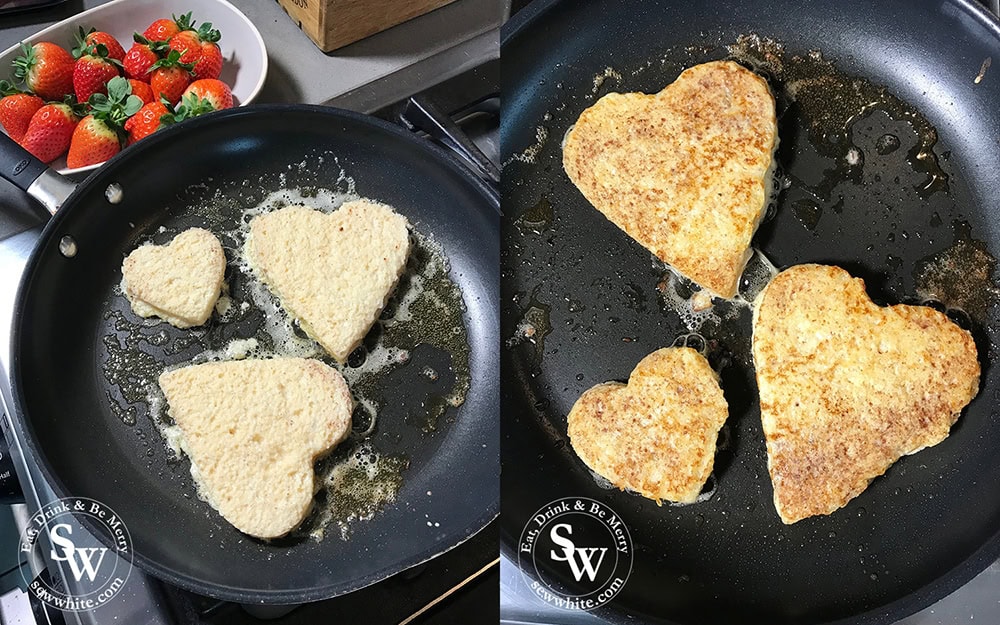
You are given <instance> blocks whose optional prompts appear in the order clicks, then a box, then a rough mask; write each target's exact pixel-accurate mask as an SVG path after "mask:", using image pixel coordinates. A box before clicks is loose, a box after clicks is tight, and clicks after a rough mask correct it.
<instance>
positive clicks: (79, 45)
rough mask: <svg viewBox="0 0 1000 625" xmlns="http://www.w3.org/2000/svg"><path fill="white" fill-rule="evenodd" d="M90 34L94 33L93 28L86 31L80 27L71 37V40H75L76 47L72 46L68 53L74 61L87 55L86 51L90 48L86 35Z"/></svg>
mask: <svg viewBox="0 0 1000 625" xmlns="http://www.w3.org/2000/svg"><path fill="white" fill-rule="evenodd" d="M92 32H94V29H93V28H91V29H90V30H89V31H86V30H84V29H83V26H81V27H80V29H79V31H77V33H76V34H74V35H73V39H75V40H76V46H74V47H73V49H72V50H71V51H70V52H71V53H72V54H73V58H74V59H78V58H80V57H81V56H83V55H84V54H87V49H88V48H90V44H89V43H87V35H89V34H90V33H92Z"/></svg>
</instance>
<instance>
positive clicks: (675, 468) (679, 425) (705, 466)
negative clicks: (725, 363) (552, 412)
mask: <svg viewBox="0 0 1000 625" xmlns="http://www.w3.org/2000/svg"><path fill="white" fill-rule="evenodd" d="M728 415H729V407H728V404H727V403H726V399H725V397H723V395H722V389H720V388H719V382H718V378H717V377H716V375H715V372H714V371H713V370H712V367H711V366H709V364H708V361H707V360H706V359H705V357H704V356H702V355H701V354H700V353H699V352H697V351H695V350H693V349H691V348H689V347H668V348H664V349H660V350H657V351H655V352H653V353H652V354H649V355H648V356H646V357H645V358H643V359H642V360H641V361H640V362H639V364H638V365H636V367H635V369H634V370H633V371H632V374H631V375H630V376H629V379H628V384H627V385H626V384H621V383H618V382H609V383H606V384H598V385H597V386H595V387H593V388H591V389H590V390H588V391H587V392H585V393H584V394H583V395H581V396H580V398H579V399H578V400H577V401H576V403H575V404H574V405H573V409H572V410H570V413H569V416H568V417H567V420H568V421H569V436H570V442H571V444H572V445H573V449H574V450H575V451H576V453H577V455H578V456H580V459H582V460H583V461H584V462H585V463H586V464H587V466H588V467H590V468H591V469H592V470H593V471H594V472H596V473H597V474H599V475H601V476H603V477H605V478H606V479H608V480H609V481H610V482H611V483H612V484H614V485H615V486H617V487H618V488H621V489H623V490H624V489H627V490H631V491H634V492H637V493H639V494H640V495H642V496H643V497H648V498H650V499H653V500H656V501H657V502H660V501H662V500H667V501H676V502H684V503H690V502H693V501H695V500H696V499H697V498H698V495H699V494H700V493H701V490H702V487H703V486H704V484H705V480H707V479H708V476H709V474H710V473H711V472H712V464H713V462H714V458H715V444H716V439H717V438H718V434H719V429H721V428H722V425H723V424H724V423H725V422H726V417H727V416H728Z"/></svg>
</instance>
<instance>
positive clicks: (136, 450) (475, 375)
mask: <svg viewBox="0 0 1000 625" xmlns="http://www.w3.org/2000/svg"><path fill="white" fill-rule="evenodd" d="M185 138H187V139H185ZM187 140H193V141H197V142H198V144H199V145H200V146H202V147H200V148H199V149H198V150H197V151H196V152H194V153H192V152H191V150H190V149H189V148H190V146H189V145H186V143H187ZM205 145H208V146H212V148H211V149H207V148H205V147H204V146H205ZM328 151H329V154H328V156H327V158H330V156H331V155H335V156H337V157H338V158H339V159H340V162H342V163H344V166H345V167H347V168H349V169H350V171H351V175H352V176H353V177H354V179H355V181H356V183H357V190H358V192H359V193H361V194H363V195H367V196H371V197H377V198H378V199H380V200H382V201H386V202H388V203H390V204H393V205H394V206H396V207H397V208H398V209H399V210H400V211H402V212H403V213H404V214H406V215H407V216H408V217H409V218H410V219H411V221H412V222H414V223H415V224H416V227H417V228H418V229H420V230H422V231H425V232H428V233H433V235H434V238H435V240H436V241H438V242H439V243H440V244H441V245H442V246H443V248H444V250H445V253H446V254H447V256H448V258H449V261H450V262H451V267H452V276H453V279H454V280H456V281H457V282H458V284H459V285H460V287H461V288H462V291H463V296H464V298H465V302H466V305H467V306H468V313H467V315H466V321H465V323H466V327H467V328H468V331H469V337H470V346H471V349H472V351H471V354H470V364H471V367H472V390H471V391H470V393H469V395H468V397H467V398H466V402H465V403H464V404H463V406H462V407H461V408H460V409H458V410H457V411H455V412H453V413H449V414H450V415H451V416H450V417H448V418H446V419H445V420H443V421H442V422H441V423H440V424H439V427H438V429H437V430H436V431H435V432H433V433H426V432H423V431H422V430H421V429H420V428H419V427H417V426H415V425H412V424H407V423H405V422H404V421H405V420H404V419H403V415H402V414H398V415H397V416H396V417H392V416H391V414H390V413H391V412H392V410H391V409H389V408H386V410H384V411H383V414H382V420H381V421H380V424H381V425H380V431H379V434H377V440H378V441H379V445H380V447H381V449H382V451H383V452H385V453H391V454H394V453H405V454H406V456H407V457H408V459H409V462H410V465H409V468H408V469H407V470H406V474H405V478H404V481H403V487H402V490H401V491H400V493H399V495H398V499H397V503H396V504H394V505H391V506H389V507H387V509H385V510H384V511H383V512H381V513H380V514H378V515H376V517H375V519H373V520H372V521H371V522H368V523H360V524H357V525H356V526H352V533H351V538H350V540H348V541H340V540H337V539H336V538H335V537H328V538H327V539H326V540H324V541H320V542H315V541H312V540H291V541H286V542H284V543H263V542H260V541H253V540H250V539H249V538H247V537H245V536H243V535H242V534H240V533H239V532H237V531H236V530H235V529H234V528H232V527H231V526H228V524H226V523H225V522H223V521H222V520H221V519H220V518H218V517H217V515H214V514H213V513H212V512H211V511H210V510H209V509H208V508H207V504H205V503H204V502H201V501H199V500H196V499H195V498H193V497H190V492H188V493H187V496H185V492H184V491H185V485H184V482H185V481H186V480H185V479H183V477H182V472H183V470H184V469H183V467H182V466H180V465H177V464H176V463H175V464H172V465H171V464H167V462H166V458H165V453H164V452H163V450H155V451H154V455H153V456H151V459H150V460H147V459H146V447H144V446H142V445H141V442H142V439H141V438H140V437H139V436H138V435H137V434H135V433H133V432H132V430H133V429H134V428H132V427H126V426H124V425H123V424H122V423H121V421H120V419H119V418H118V417H117V416H115V414H114V413H113V412H112V411H111V409H110V405H109V402H108V401H107V397H106V395H105V393H107V392H113V391H114V389H113V388H112V387H110V386H107V384H108V382H107V381H106V380H104V382H101V380H102V379H104V378H103V374H102V373H101V362H100V355H99V352H100V350H94V349H93V347H92V345H93V343H92V341H97V342H98V343H99V342H100V337H101V336H102V335H103V334H106V333H108V332H110V333H111V334H114V332H115V330H114V329H113V325H114V324H113V322H109V321H108V320H107V318H105V317H103V316H102V315H104V314H105V313H106V312H107V310H108V309H107V308H106V306H108V302H109V301H113V300H114V299H115V298H114V297H113V296H112V293H111V292H112V290H113V289H114V288H115V285H116V284H117V282H118V278H117V276H118V266H119V265H120V262H121V258H122V254H123V253H126V252H127V250H128V249H131V247H134V245H135V244H136V243H137V241H138V240H139V238H140V237H142V236H143V234H144V233H148V232H151V231H152V230H155V228H157V227H159V226H160V225H163V224H165V225H167V226H169V227H180V226H183V225H185V224H190V223H191V221H192V219H195V220H196V221H197V218H192V216H191V215H188V214H186V213H185V209H184V208H183V207H184V206H186V204H184V203H183V200H181V199H180V198H179V196H180V195H184V194H185V192H188V191H190V190H191V185H192V184H194V185H196V186H195V188H196V189H197V188H199V187H197V183H198V181H202V182H203V183H204V184H205V186H203V187H200V188H202V189H203V190H204V189H210V190H213V189H220V190H221V192H223V193H230V194H231V196H232V200H233V204H232V206H234V208H232V209H230V210H231V211H235V212H232V213H226V214H223V213H220V218H221V219H222V220H223V222H225V221H226V220H228V221H229V222H231V223H232V224H235V220H236V219H237V218H238V212H239V210H241V209H240V208H235V207H236V206H241V204H240V203H241V202H246V201H248V198H247V196H245V195H242V194H243V193H246V191H241V190H240V188H241V187H243V184H244V183H245V182H246V181H252V184H253V185H254V186H253V189H254V190H253V191H249V193H251V195H253V196H254V197H256V198H258V199H259V198H260V197H261V196H262V195H263V194H265V193H266V192H268V190H272V191H273V190H276V189H277V188H282V187H284V186H286V185H287V186H290V187H291V186H299V185H305V184H319V183H320V180H317V178H316V177H315V174H308V173H306V174H296V173H295V172H294V171H291V170H290V169H288V168H287V165H291V164H295V163H298V162H299V161H301V160H302V159H303V158H316V157H320V156H323V154H324V153H327V152H328ZM130 152H131V153H130V154H123V155H121V157H119V158H116V159H115V160H114V161H112V162H109V163H108V164H107V165H106V166H105V167H103V168H102V169H101V170H99V171H98V172H97V173H96V174H94V175H93V176H92V177H91V178H89V179H88V180H87V182H86V183H84V185H82V186H81V187H80V188H79V189H78V190H77V191H76V192H75V194H74V195H73V196H72V197H71V198H70V200H69V201H68V202H67V204H66V205H65V206H64V207H63V209H62V210H60V211H59V212H58V213H57V215H56V217H54V218H53V220H52V221H51V222H50V223H49V224H48V226H47V227H46V230H45V233H44V234H43V236H42V240H41V241H40V242H39V244H38V246H37V247H36V249H35V251H34V252H33V256H32V260H31V261H29V265H28V269H27V270H26V272H25V277H24V282H23V285H24V287H23V288H22V289H21V291H20V296H19V297H20V298H21V299H20V302H21V304H20V306H21V307H20V311H19V313H18V314H15V329H14V337H15V344H14V346H13V348H12V351H13V353H14V354H15V358H14V360H13V362H12V365H11V368H12V371H11V373H12V376H11V377H12V384H13V386H14V388H15V389H16V390H15V396H16V397H17V398H18V402H17V404H18V405H17V408H18V409H17V410H16V411H15V414H19V415H30V416H28V418H27V419H26V420H25V419H21V418H15V419H14V428H15V430H16V431H17V433H18V437H17V438H18V439H22V440H27V441H28V445H27V447H28V451H29V452H31V454H32V455H33V456H35V457H36V458H37V459H38V460H39V461H40V462H39V465H40V466H41V468H42V469H43V473H44V477H45V478H46V479H45V481H46V482H47V483H49V484H51V485H52V486H53V489H54V490H55V491H56V493H58V494H63V493H73V494H74V495H77V496H91V497H93V498H95V499H99V500H100V501H102V502H104V503H106V504H107V505H108V506H110V507H111V508H113V509H114V510H116V511H117V512H118V513H119V514H120V515H121V517H122V518H123V520H125V521H126V522H127V524H128V526H129V530H130V532H131V535H132V538H133V541H134V545H135V561H136V564H137V565H139V566H142V567H143V568H145V569H146V570H149V571H152V572H153V573H155V574H156V575H158V576H159V577H161V578H163V579H165V580H167V581H169V582H171V583H175V584H177V585H180V586H182V587H184V588H188V589H192V590H196V591H198V592H202V593H205V594H210V595H213V596H218V597H221V598H226V599H231V600H237V601H239V600H243V601H254V602H260V601H265V602H269V603H292V602H299V601H309V600H315V599H320V598H324V597H329V596H333V595H336V594H340V593H344V592H348V591H351V590H354V589H357V588H360V587H363V586H365V585H367V584H370V583H373V582H375V581H378V580H380V579H383V578H385V577H387V576H389V575H391V574H393V573H395V572H397V571H399V570H402V569H404V568H407V567H409V566H413V565H415V564H417V563H419V562H421V561H423V560H426V559H427V558H430V557H433V556H435V555H437V554H439V553H441V552H442V551H445V550H447V549H449V548H451V547H453V546H455V545H456V544H458V543H460V542H462V541H464V540H466V539H468V538H469V537H470V536H471V535H472V534H473V533H474V532H476V531H478V530H479V529H480V528H482V527H483V526H484V525H485V524H486V523H487V522H488V521H489V520H490V519H491V518H492V517H493V516H494V515H495V514H496V506H497V505H498V498H499V493H498V491H497V485H496V481H495V474H496V464H495V463H496V458H497V453H498V452H497V448H496V445H497V440H496V436H497V430H496V428H497V424H496V415H495V410H496V392H497V391H496V388H495V386H494V384H493V383H492V380H495V379H496V375H497V372H496V363H495V358H496V355H495V353H493V351H492V349H491V346H492V345H494V344H495V342H496V338H495V337H496V332H497V330H496V317H495V315H496V309H497V303H496V300H495V297H496V294H495V284H496V276H495V271H496V267H495V264H496V256H495V254H496V252H495V251H492V252H491V250H490V249H489V245H490V244H489V241H491V240H493V241H495V239H496V230H495V228H496V226H497V217H496V213H495V210H496V206H495V199H492V196H491V195H490V194H489V193H488V191H487V190H486V189H485V187H483V186H482V185H481V184H480V183H478V182H477V181H475V179H474V178H473V177H472V176H471V175H470V174H469V173H468V171H467V170H465V169H463V168H462V167H461V166H460V165H458V164H457V163H456V162H455V161H453V160H452V159H451V157H449V156H447V155H446V154H445V153H443V152H441V151H440V150H438V149H436V148H434V147H433V146H431V145H430V144H429V143H428V142H425V141H421V140H418V139H415V138H413V137H412V136H411V135H409V134H407V133H405V132H404V131H402V130H400V129H398V128H395V127H391V126H388V125H386V124H382V123H376V122H375V121H373V120H371V119H370V118H364V117H362V116H358V115H354V114H350V113H346V112H342V111H335V110H332V109H323V108H317V107H312V108H309V107H296V108H293V107H277V108H267V107H255V108H253V109H240V110H232V111H227V112H224V113H220V114H217V115H215V116H212V117H206V118H199V119H195V120H192V121H190V122H188V123H186V124H185V125H184V126H183V127H176V128H171V129H168V130H167V131H163V132H162V133H157V134H156V135H154V136H153V137H151V138H149V139H147V140H145V141H144V142H142V143H140V144H137V145H136V146H135V147H134V148H132V149H131V150H130ZM222 155H224V157H223V156H222ZM156 162H161V163H162V164H163V165H164V166H166V164H168V163H169V164H171V167H172V168H173V171H174V174H172V175H171V176H166V177H150V176H149V175H148V171H149V169H148V167H151V166H152V167H155V165H156ZM179 163H183V165H182V166H179V165H178V164H179ZM279 165H280V169H281V171H278V169H279ZM334 166H335V164H334V163H332V162H331V164H330V167H334ZM178 167H180V169H179V170H178ZM185 174H187V175H185ZM279 174H281V175H280V176H279ZM335 177H336V175H335V174H334V178H332V179H331V180H330V181H329V182H330V183H332V182H333V180H335ZM111 182H117V183H119V184H121V186H122V187H123V188H124V189H125V193H124V200H123V201H122V202H121V203H120V204H117V205H114V206H113V209H112V210H110V211H108V208H107V207H108V206H109V205H108V203H107V201H106V200H105V189H106V187H107V186H108V184H109V183H111ZM243 188H246V187H243ZM133 189H136V191H133ZM137 189H141V192H139V191H137ZM209 193H211V191H209ZM240 198H242V199H240ZM101 210H103V211H106V212H104V213H103V215H104V217H103V218H102V219H100V220H95V219H93V213H92V212H91V211H101ZM456 224H459V225H458V226H457V227H456ZM491 229H492V232H491ZM66 233H71V234H72V235H73V237H74V238H75V239H76V241H77V242H78V244H79V248H80V250H81V251H80V253H79V254H78V255H77V256H75V257H74V258H73V259H72V260H67V259H65V258H63V257H62V256H61V255H60V253H59V251H58V241H59V239H60V238H61V237H62V236H63V235H64V234H66ZM484 244H485V246H486V247H484ZM494 250H495V248H494ZM81 272H82V273H81ZM491 272H493V275H492V276H491ZM84 276H87V281H88V283H89V284H88V287H87V288H86V289H79V288H76V285H81V284H82V283H81V282H80V280H81V278H83V277H84ZM47 298H55V299H56V300H58V304H56V303H55V302H53V301H51V300H50V301H49V303H48V304H47V303H46V302H45V300H46V299H47ZM78 298H79V299H78ZM109 298H110V299H109ZM119 303H120V302H119ZM60 317H61V319H59V318H60ZM109 324H110V325H109ZM71 325H72V326H75V327H70V326H71ZM46 344H47V346H46ZM29 346H30V347H29ZM52 350H54V351H52ZM77 350H80V351H77ZM46 352H48V355H46ZM57 353H58V354H59V357H58V358H56V360H52V358H53V356H55V355H56V354H57ZM74 353H76V356H74ZM158 357H161V358H163V359H164V360H163V362H164V364H168V363H169V362H173V361H177V360H178V358H181V359H182V360H183V358H185V356H183V355H177V354H174V355H173V356H171V355H169V354H166V353H164V354H159V356H158ZM55 362H66V363H69V362H72V363H74V364H73V366H72V367H70V368H69V369H63V368H62V367H58V366H55V367H54V366H53V363H55ZM84 362H89V365H87V366H86V367H84V366H83V363H84ZM397 373H398V375H395V376H393V379H394V382H393V388H397V386H396V385H401V387H400V388H406V387H407V385H409V386H410V387H411V390H412V389H413V388H415V387H417V386H419V385H418V384H416V383H415V382H414V381H413V380H408V375H409V374H412V375H413V376H418V377H419V375H420V372H419V371H413V370H410V371H409V374H408V373H407V372H406V371H402V370H397ZM52 376H57V377H58V378H59V381H58V386H59V388H61V389H63V392H61V393H60V394H59V397H62V398H63V399H64V400H65V401H66V402H67V403H65V404H63V405H62V406H60V405H58V403H60V402H59V401H57V402H56V403H53V400H54V399H57V397H55V396H53V394H51V393H49V392H47V391H46V390H45V389H49V388H53V387H54V386H55V385H56V384H57V383H56V380H55V378H54V377H52ZM45 378H49V379H48V381H46V380H45ZM95 381H96V382H97V384H96V385H95ZM387 388H388V387H387ZM400 393H402V394H400ZM407 394H409V395H412V392H410V391H407V392H402V391H398V390H397V391H396V392H395V395H394V396H396V397H397V399H400V404H401V405H400V406H399V407H398V408H397V410H405V408H404V407H403V405H404V404H405V401H403V399H405V397H404V395H407ZM64 415H73V417H72V420H73V422H74V423H75V424H76V427H66V417H65V416H64ZM147 425H148V424H147ZM140 429H142V428H140ZM81 443H82V444H81ZM80 463H83V465H81V464H80ZM80 466H86V467H87V470H86V471H81V470H80ZM457 466H461V467H462V468H463V470H462V472H461V475H459V473H458V472H456V471H455V467H457ZM167 476H173V477H172V478H171V477H167ZM457 479H461V480H462V485H464V486H467V485H468V484H470V483H472V484H475V485H476V488H474V489H468V488H465V487H464V486H459V485H457V484H452V482H453V481H454V480H457ZM187 488H188V490H189V489H190V486H189V485H188V486H187ZM432 490H433V492H434V496H431V494H430V493H431V491H432ZM429 518H433V519H434V520H435V521H436V522H438V525H432V524H431V523H428V522H427V521H428V519H429ZM331 538H333V539H332V540H331ZM359 551H360V552H364V553H365V554H366V556H365V557H364V558H357V557H356V554H357V553H358V552H359Z"/></svg>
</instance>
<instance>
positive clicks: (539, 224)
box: [514, 196, 555, 234]
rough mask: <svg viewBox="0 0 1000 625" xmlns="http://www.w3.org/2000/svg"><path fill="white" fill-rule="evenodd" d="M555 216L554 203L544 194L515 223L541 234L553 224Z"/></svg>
mask: <svg viewBox="0 0 1000 625" xmlns="http://www.w3.org/2000/svg"><path fill="white" fill-rule="evenodd" d="M554 217H555V216H554V212H553V210H552V203H551V202H549V200H548V198H546V197H545V196H542V197H541V199H539V200H538V202H537V203H536V204H535V205H534V206H531V207H530V208H528V209H526V210H525V211H524V212H523V213H521V215H520V216H519V217H518V218H517V219H515V220H514V223H516V224H517V225H518V226H520V227H522V228H525V229H527V230H529V231H531V232H534V233H535V234H541V233H542V232H544V231H545V230H548V229H549V228H550V227H551V226H552V221H553V219H554Z"/></svg>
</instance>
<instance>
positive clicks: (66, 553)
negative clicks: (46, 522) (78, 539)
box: [49, 523, 108, 582]
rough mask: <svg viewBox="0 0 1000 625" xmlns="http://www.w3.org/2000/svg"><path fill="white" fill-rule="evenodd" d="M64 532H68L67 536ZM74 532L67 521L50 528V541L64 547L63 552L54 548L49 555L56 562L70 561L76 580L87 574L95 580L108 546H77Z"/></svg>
mask: <svg viewBox="0 0 1000 625" xmlns="http://www.w3.org/2000/svg"><path fill="white" fill-rule="evenodd" d="M63 534H66V535H65V536H64V535H63ZM72 534H73V527H72V526H70V525H68V524H66V523H59V524H57V525H55V526H53V527H52V528H51V529H49V541H51V542H52V544H53V545H58V546H59V548H60V549H62V553H61V554H60V553H59V551H57V550H56V549H55V547H53V548H52V550H51V551H50V552H49V557H50V558H52V559H53V560H55V561H56V562H68V563H69V568H70V570H71V571H72V572H73V577H74V578H75V579H76V581H78V582H79V581H80V580H82V579H83V576H84V575H86V576H87V577H88V578H89V579H90V581H94V578H95V577H96V576H97V571H98V570H100V568H101V562H103V561H104V556H105V554H106V553H107V551H108V550H107V548H105V547H86V548H80V547H77V546H76V543H74V542H73V539H71V538H70V535H72ZM98 553H99V554H100V556H98V558H97V563H96V564H94V556H95V555H97V554H98Z"/></svg>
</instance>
